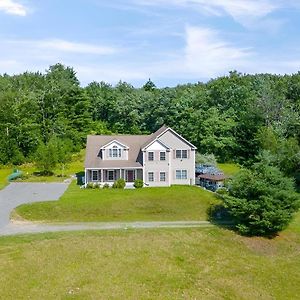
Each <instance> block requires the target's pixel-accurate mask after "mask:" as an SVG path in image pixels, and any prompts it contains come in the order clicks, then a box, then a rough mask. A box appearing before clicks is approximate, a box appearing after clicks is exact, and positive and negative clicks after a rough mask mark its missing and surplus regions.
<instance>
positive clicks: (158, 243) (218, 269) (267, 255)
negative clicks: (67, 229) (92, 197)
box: [0, 215, 300, 300]
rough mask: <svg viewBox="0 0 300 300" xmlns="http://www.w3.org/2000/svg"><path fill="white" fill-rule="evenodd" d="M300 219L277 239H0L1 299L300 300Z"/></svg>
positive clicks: (176, 234)
mask: <svg viewBox="0 0 300 300" xmlns="http://www.w3.org/2000/svg"><path fill="white" fill-rule="evenodd" d="M299 227H300V215H298V218H297V220H295V221H294V223H293V224H292V225H291V226H290V228H289V229H288V230H286V231H285V232H283V233H282V234H280V236H278V237H277V238H275V239H272V240H269V239H265V238H246V237H241V236H238V235H236V234H235V233H234V232H232V231H229V230H225V229H220V228H218V227H213V228H206V229H157V230H123V231H104V232H97V231H91V232H72V233H51V234H50V233H49V234H40V235H27V236H21V237H2V238H0V273H1V276H0V290H1V297H0V298H1V299H33V300H34V299H45V300H47V299H163V300H166V299H250V300H253V299H284V300H285V299H299V295H300V277H299V270H300V256H299V245H300V234H299Z"/></svg>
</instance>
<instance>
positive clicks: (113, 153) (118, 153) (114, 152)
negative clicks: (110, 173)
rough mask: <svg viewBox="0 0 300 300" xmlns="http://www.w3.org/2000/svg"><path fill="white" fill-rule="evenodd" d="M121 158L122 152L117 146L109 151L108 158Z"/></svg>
mask: <svg viewBox="0 0 300 300" xmlns="http://www.w3.org/2000/svg"><path fill="white" fill-rule="evenodd" d="M121 156H122V150H121V149H120V148H118V147H117V146H113V147H112V148H110V149H109V157H112V158H118V157H121Z"/></svg>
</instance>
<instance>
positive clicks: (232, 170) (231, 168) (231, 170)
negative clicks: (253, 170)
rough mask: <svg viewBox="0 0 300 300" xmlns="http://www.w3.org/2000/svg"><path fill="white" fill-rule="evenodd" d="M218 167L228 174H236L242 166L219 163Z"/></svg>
mask: <svg viewBox="0 0 300 300" xmlns="http://www.w3.org/2000/svg"><path fill="white" fill-rule="evenodd" d="M218 168H219V169H220V170H222V171H223V172H224V174H225V175H227V176H234V175H235V174H236V173H237V172H238V171H239V170H240V169H241V168H240V166H239V165H237V164H233V163H218Z"/></svg>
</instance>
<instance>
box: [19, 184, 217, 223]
mask: <svg viewBox="0 0 300 300" xmlns="http://www.w3.org/2000/svg"><path fill="white" fill-rule="evenodd" d="M215 201H216V198H215V195H214V194H213V193H211V192H207V191H204V190H202V189H201V188H198V187H191V186H172V187H167V188H163V187H161V188H143V189H135V190H119V189H100V190H99V189H95V190H93V189H80V188H79V187H78V186H77V185H76V184H75V182H73V183H72V184H71V185H70V187H69V188H68V190H67V191H66V192H65V194H64V195H63V196H62V197H61V199H60V200H59V201H53V202H40V203H33V204H26V205H21V206H19V207H18V208H17V209H16V212H17V214H19V215H20V216H22V217H23V218H25V219H28V220H35V221H58V222H60V221H83V222H86V221H94V222H95V221H139V220H143V221H147V220H153V221H155V220H206V218H207V216H206V210H207V208H208V207H209V205H210V204H211V203H213V202H215Z"/></svg>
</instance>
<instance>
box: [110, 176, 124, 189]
mask: <svg viewBox="0 0 300 300" xmlns="http://www.w3.org/2000/svg"><path fill="white" fill-rule="evenodd" d="M125 185H126V182H125V180H124V179H123V178H119V179H118V180H116V181H115V182H114V184H113V186H112V187H113V188H114V189H124V187H125Z"/></svg>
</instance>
